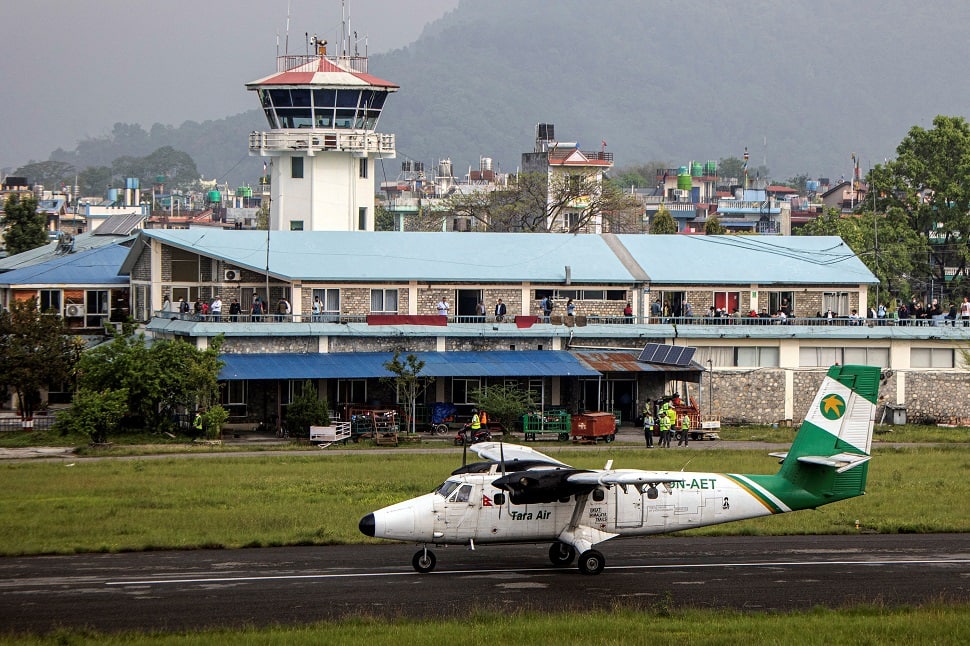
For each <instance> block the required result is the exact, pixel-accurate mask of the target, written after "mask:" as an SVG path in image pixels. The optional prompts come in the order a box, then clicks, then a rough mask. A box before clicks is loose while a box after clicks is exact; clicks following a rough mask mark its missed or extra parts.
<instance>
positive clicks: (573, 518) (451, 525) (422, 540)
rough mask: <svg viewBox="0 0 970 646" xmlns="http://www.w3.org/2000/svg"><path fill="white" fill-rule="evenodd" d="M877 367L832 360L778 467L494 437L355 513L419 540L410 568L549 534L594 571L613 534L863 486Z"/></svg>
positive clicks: (563, 553) (850, 492)
mask: <svg viewBox="0 0 970 646" xmlns="http://www.w3.org/2000/svg"><path fill="white" fill-rule="evenodd" d="M880 377H881V375H880V369H879V368H874V367H869V366H833V367H831V368H829V370H828V373H827V375H826V376H825V378H824V380H823V381H822V385H821V387H820V388H819V390H818V392H817V393H816V395H815V400H814V401H813V402H812V406H811V408H810V409H809V411H808V414H807V415H806V417H805V421H804V422H803V423H802V425H801V428H800V429H799V431H798V434H797V435H796V436H795V440H794V442H793V443H792V446H791V449H790V450H789V451H788V453H786V454H772V455H774V456H776V457H779V458H781V461H782V464H781V469H780V470H779V471H778V473H776V474H773V475H745V474H737V473H690V472H683V471H650V470H641V469H614V468H612V462H613V461H612V460H610V461H609V462H607V464H606V467H605V468H604V469H602V470H589V469H576V468H573V467H571V466H569V465H568V464H564V463H562V462H560V461H558V460H556V459H554V458H551V457H549V456H547V455H544V454H542V453H540V452H538V451H535V450H533V449H531V448H529V447H526V446H519V445H511V444H504V443H498V442H489V443H482V444H477V445H473V446H472V447H471V450H472V451H475V452H476V453H478V454H479V455H480V456H481V457H483V458H485V459H486V460H488V461H487V462H479V463H474V464H469V465H467V466H464V467H461V468H459V469H457V470H456V471H455V472H454V473H452V475H451V476H450V477H449V478H448V479H447V480H445V481H444V483H442V484H441V485H440V486H439V487H438V488H437V489H435V490H434V491H433V492H432V493H429V494H425V495H423V496H419V497H417V498H412V499H411V500H406V501H403V502H400V503H397V504H395V505H391V506H389V507H385V508H383V509H381V510H378V511H375V512H374V513H371V514H367V515H366V516H365V517H364V518H362V519H361V521H360V531H361V532H362V533H364V534H366V535H367V536H375V537H377V538H388V539H394V540H400V541H413V542H416V543H419V544H423V547H422V548H421V549H420V550H418V552H417V553H415V555H414V558H413V559H412V565H413V566H414V569H415V570H417V571H418V572H430V571H431V570H433V569H434V567H435V563H436V558H435V555H434V553H433V552H432V551H431V550H430V549H429V548H428V546H429V545H455V544H460V545H468V546H469V547H471V548H472V549H474V548H475V545H476V544H480V543H506V544H507V543H540V542H545V541H549V542H551V543H552V547H551V548H550V550H549V558H550V559H551V560H552V563H553V564H554V565H556V566H560V567H564V566H567V565H569V564H570V563H572V561H573V559H574V558H576V554H577V553H578V554H579V571H580V572H582V573H584V574H598V573H599V572H601V571H602V570H603V567H604V565H605V562H606V561H605V559H604V557H603V555H602V554H601V553H600V552H599V551H597V550H595V549H593V547H594V546H595V545H597V544H599V543H602V542H604V541H607V540H609V539H611V538H615V537H617V536H639V535H646V534H663V533H667V532H676V531H681V530H685V529H691V528H693V527H703V526H705V525H716V524H719V523H727V522H731V521H735V520H744V519H746V518H755V517H758V516H767V515H770V514H782V513H785V512H789V511H797V510H799V509H814V508H816V507H819V506H821V505H825V504H828V503H830V502H836V501H838V500H844V499H845V498H852V497H854V496H860V495H862V494H864V493H865V487H866V476H867V474H868V470H869V465H868V462H869V457H870V455H869V451H870V444H871V442H872V427H873V422H874V419H875V410H876V400H877V394H878V390H879V384H880Z"/></svg>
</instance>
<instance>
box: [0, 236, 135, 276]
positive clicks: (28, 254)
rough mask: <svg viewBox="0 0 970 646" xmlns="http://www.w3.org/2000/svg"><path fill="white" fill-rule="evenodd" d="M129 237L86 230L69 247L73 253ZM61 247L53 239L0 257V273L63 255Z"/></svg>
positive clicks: (128, 239) (122, 240) (118, 242)
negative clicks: (93, 232)
mask: <svg viewBox="0 0 970 646" xmlns="http://www.w3.org/2000/svg"><path fill="white" fill-rule="evenodd" d="M131 239H132V237H131V236H125V237H124V238H118V237H117V236H96V235H94V234H92V233H90V232H88V233H81V234H78V235H76V236H74V240H73V241H72V242H71V244H70V247H71V249H72V251H73V253H75V254H77V253H81V252H82V251H87V250H89V249H98V248H101V247H106V246H108V245H118V244H124V243H127V242H129V241H130V240H131ZM62 248H63V247H62V243H61V241H59V240H55V241H53V242H49V243H47V244H46V245H44V246H42V247H37V248H36V249H31V250H30V251H24V252H23V253H18V254H16V255H14V256H8V257H6V258H3V259H0V273H2V272H6V271H12V270H14V269H22V268H24V267H30V266H31V265H36V264H39V263H42V262H47V261H48V260H53V259H55V258H61V257H64V256H65V254H64V253H63V251H62V250H61V249H62ZM119 266H120V265H119ZM117 269H118V268H117V267H115V271H116V272H117Z"/></svg>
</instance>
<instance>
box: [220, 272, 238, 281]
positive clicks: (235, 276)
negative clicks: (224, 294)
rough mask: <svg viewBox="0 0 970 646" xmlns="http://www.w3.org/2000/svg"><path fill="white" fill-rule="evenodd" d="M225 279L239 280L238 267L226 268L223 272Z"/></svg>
mask: <svg viewBox="0 0 970 646" xmlns="http://www.w3.org/2000/svg"><path fill="white" fill-rule="evenodd" d="M222 276H223V279H224V280H227V281H230V280H239V270H238V269H226V270H225V271H223V272H222Z"/></svg>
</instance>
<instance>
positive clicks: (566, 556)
mask: <svg viewBox="0 0 970 646" xmlns="http://www.w3.org/2000/svg"><path fill="white" fill-rule="evenodd" d="M574 558H576V550H575V549H573V546H572V545H566V544H565V543H563V542H561V541H556V542H555V543H553V544H552V546H551V547H550V548H549V560H550V561H552V564H553V565H555V566H556V567H566V566H567V565H569V564H570V563H572V562H573V559H574Z"/></svg>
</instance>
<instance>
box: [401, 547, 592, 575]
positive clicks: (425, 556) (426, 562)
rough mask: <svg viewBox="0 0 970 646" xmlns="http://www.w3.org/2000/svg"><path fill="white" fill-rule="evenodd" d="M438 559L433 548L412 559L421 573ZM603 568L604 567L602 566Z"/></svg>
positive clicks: (431, 568)
mask: <svg viewBox="0 0 970 646" xmlns="http://www.w3.org/2000/svg"><path fill="white" fill-rule="evenodd" d="M437 562H438V559H436V558H435V556H434V552H432V551H431V550H418V551H417V552H415V553H414V558H412V559H411V566H412V567H413V568H414V569H415V570H417V571H418V572H420V573H421V574H427V573H428V572H430V571H431V570H433V569H434V566H435V563H437ZM601 569H602V568H601Z"/></svg>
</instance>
